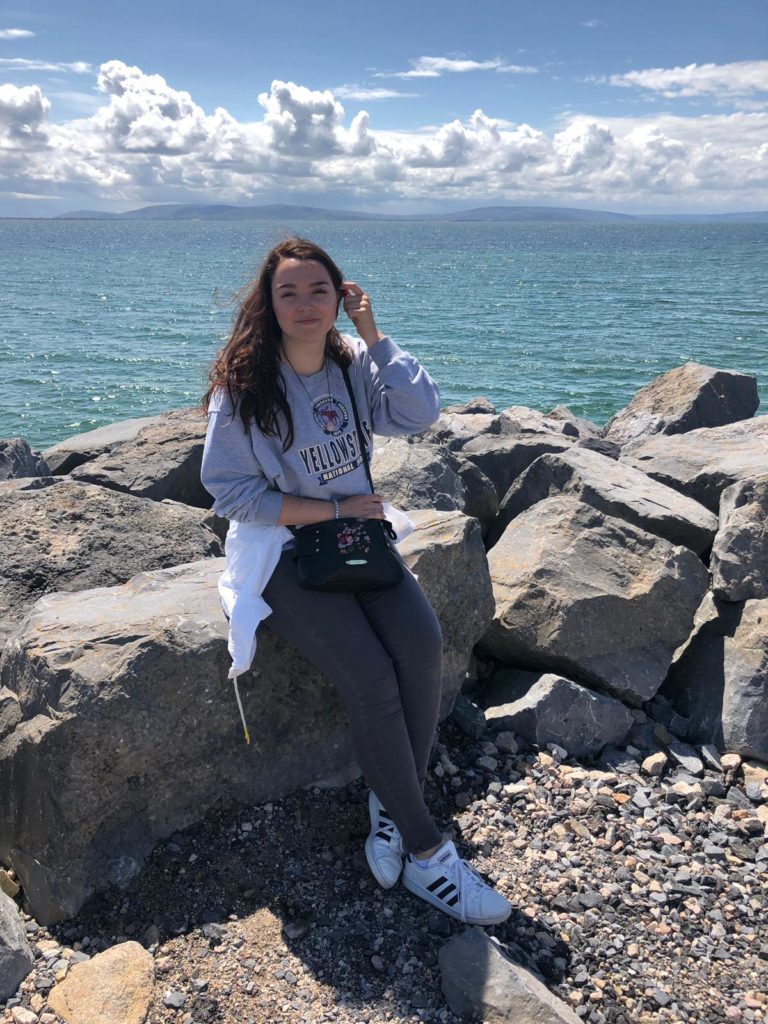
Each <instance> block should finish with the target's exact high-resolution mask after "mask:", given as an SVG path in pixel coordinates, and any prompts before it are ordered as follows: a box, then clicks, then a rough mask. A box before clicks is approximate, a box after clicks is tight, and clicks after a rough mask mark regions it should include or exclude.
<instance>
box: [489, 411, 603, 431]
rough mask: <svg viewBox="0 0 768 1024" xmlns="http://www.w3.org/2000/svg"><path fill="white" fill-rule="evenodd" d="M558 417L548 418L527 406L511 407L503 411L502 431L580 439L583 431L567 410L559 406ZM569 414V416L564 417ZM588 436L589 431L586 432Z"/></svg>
mask: <svg viewBox="0 0 768 1024" xmlns="http://www.w3.org/2000/svg"><path fill="white" fill-rule="evenodd" d="M555 411H556V412H557V413H559V414H558V415H556V416H552V415H550V416H548V415H547V414H546V413H543V412H540V411H539V410H538V409H530V408H529V407H528V406H527V405H510V406H507V408H506V409H502V411H501V420H502V430H503V432H504V433H513V434H556V435H557V434H563V435H564V436H565V437H580V436H581V433H582V432H581V431H580V430H579V427H578V425H577V423H576V421H575V420H574V419H573V417H572V416H570V415H569V414H567V413H568V410H566V409H565V406H559V407H558V409H557V410H555ZM564 414H567V415H564ZM586 433H587V434H588V433H589V431H586Z"/></svg>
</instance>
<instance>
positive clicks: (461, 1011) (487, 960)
mask: <svg viewBox="0 0 768 1024" xmlns="http://www.w3.org/2000/svg"><path fill="white" fill-rule="evenodd" d="M520 952H522V951H520ZM438 960H439V963H440V975H441V982H442V989H443V994H444V995H445V998H446V1002H447V1003H448V1006H449V1007H450V1009H451V1011H452V1012H453V1013H455V1014H456V1016H457V1017H459V1018H460V1019H461V1020H481V1021H487V1022H488V1024H580V1022H581V1017H577V1015H576V1014H575V1013H574V1012H573V1010H572V1009H571V1008H570V1007H569V1006H568V1005H566V1003H564V1002H563V1001H562V1000H561V999H558V998H557V996H554V995H553V994H552V993H551V992H550V991H549V989H548V988H547V986H546V985H545V984H544V983H543V982H542V981H541V979H540V978H539V977H537V976H536V975H535V974H533V973H532V972H531V971H529V970H527V969H526V968H525V967H523V966H522V965H521V964H519V963H517V962H516V961H515V960H513V959H512V957H511V956H510V955H509V953H508V952H507V951H506V949H505V948H504V947H503V946H502V945H501V943H500V942H499V940H498V939H495V938H491V937H490V936H489V935H487V934H486V933H485V932H484V931H483V929H482V928H478V927H477V926H472V927H469V928H466V929H465V930H464V931H463V932H460V933H458V934H456V935H454V936H453V937H452V938H451V939H449V940H448V942H445V943H444V944H443V945H442V946H441V947H440V952H439V954H438Z"/></svg>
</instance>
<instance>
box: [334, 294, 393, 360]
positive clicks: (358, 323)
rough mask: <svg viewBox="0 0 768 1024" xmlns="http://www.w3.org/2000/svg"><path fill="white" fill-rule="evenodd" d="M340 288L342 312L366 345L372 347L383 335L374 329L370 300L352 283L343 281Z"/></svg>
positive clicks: (374, 323) (374, 322)
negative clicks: (341, 291)
mask: <svg viewBox="0 0 768 1024" xmlns="http://www.w3.org/2000/svg"><path fill="white" fill-rule="evenodd" d="M341 287H342V290H343V292H344V312H345V313H346V314H347V316H348V317H349V319H350V320H351V321H352V323H353V324H354V325H355V328H356V330H357V333H358V334H359V335H360V337H361V338H362V339H363V341H364V342H365V343H366V345H369V346H370V345H374V344H375V343H376V342H377V341H379V340H380V339H381V338H383V337H384V335H383V334H382V333H381V331H380V330H379V329H378V328H377V327H376V321H375V320H374V319H373V310H372V309H371V300H370V299H369V298H368V296H367V295H366V294H365V292H364V291H363V289H362V288H361V287H360V285H359V284H356V283H355V282H354V281H343V282H342V285H341Z"/></svg>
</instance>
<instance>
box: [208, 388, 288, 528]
mask: <svg viewBox="0 0 768 1024" xmlns="http://www.w3.org/2000/svg"><path fill="white" fill-rule="evenodd" d="M200 481H201V483H202V485H203V487H205V489H206V491H208V493H209V494H210V495H211V496H212V497H213V499H214V501H213V511H214V512H215V513H216V514H217V515H219V516H223V517H224V518H225V519H234V520H235V521H236V522H239V523H269V524H271V525H276V524H277V520H278V519H279V517H280V510H281V508H282V505H283V496H282V494H281V493H280V491H278V490H275V489H274V488H270V487H269V481H268V480H267V478H266V476H265V475H264V473H263V471H262V468H261V465H260V464H259V460H258V459H257V458H256V456H255V455H254V452H253V445H252V442H251V433H250V431H248V432H247V433H246V432H245V430H244V428H243V421H242V420H241V418H240V416H239V415H237V414H235V415H234V416H232V403H231V402H230V400H229V395H228V394H227V391H226V389H225V388H217V389H216V391H215V392H214V396H213V398H212V399H211V404H210V407H209V410H208V429H207V432H206V435H205V445H204V447H203V463H202V468H201V470H200Z"/></svg>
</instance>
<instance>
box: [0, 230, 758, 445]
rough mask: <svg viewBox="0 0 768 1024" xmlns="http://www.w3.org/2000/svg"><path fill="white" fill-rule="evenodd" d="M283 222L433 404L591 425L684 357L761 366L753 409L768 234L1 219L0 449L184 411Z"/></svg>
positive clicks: (345, 324) (343, 322) (198, 392)
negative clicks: (345, 287)
mask: <svg viewBox="0 0 768 1024" xmlns="http://www.w3.org/2000/svg"><path fill="white" fill-rule="evenodd" d="M290 231H293V232H295V233H298V234H303V235H305V236H306V237H310V238H313V239H314V240H316V241H317V242H319V243H320V244H321V245H323V246H324V247H325V248H327V249H328V251H329V252H330V253H331V255H332V256H333V257H334V259H335V260H336V261H337V263H338V264H339V265H340V266H341V268H342V270H343V272H344V274H345V276H346V277H347V278H349V279H351V280H355V281H357V282H358V283H360V284H361V285H362V287H363V288H365V289H366V291H368V293H369V294H370V296H371V300H372V303H373V309H374V312H375V314H376V318H377V323H378V324H379V326H380V328H381V329H382V330H385V331H387V332H388V333H389V334H391V335H392V337H393V338H394V339H395V340H396V341H397V342H398V344H400V346H401V347H403V348H405V349H407V350H408V351H410V352H412V353H413V354H414V355H416V356H418V358H419V359H420V360H421V361H422V362H423V364H424V365H425V366H426V367H427V369H428V370H429V372H430V373H431V374H432V376H433V377H434V378H435V380H437V382H438V384H439V386H440V390H441V396H442V402H443V404H444V405H448V404H451V403H455V402H464V401H466V400H468V399H469V398H471V397H472V396H474V395H486V396H487V397H488V398H490V399H491V400H492V401H493V402H494V403H496V406H497V408H504V407H506V406H509V405H528V406H531V407H533V408H536V409H541V410H543V411H546V410H548V409H550V408H552V407H553V406H555V405H559V404H566V405H568V406H570V408H571V409H572V410H573V412H575V413H576V414H578V415H580V416H586V417H588V418H590V419H593V420H595V421H596V422H598V423H602V422H605V420H606V419H608V418H609V417H610V416H611V415H612V414H613V413H614V412H615V411H616V410H617V409H619V408H621V407H622V406H623V405H625V404H626V403H627V401H628V400H629V399H630V398H631V396H632V395H633V394H634V392H635V391H636V390H637V389H638V388H640V387H642V386H643V385H644V384H646V383H648V381H650V380H651V379H652V378H653V377H654V376H656V375H657V374H659V373H662V372H664V371H665V370H668V369H670V368H671V367H673V366H677V365H679V364H680V363H682V362H685V361H686V360H689V359H693V360H696V361H698V362H702V363H707V364H710V365H714V366H719V367H729V368H732V369H736V370H741V371H743V372H746V373H752V374H755V375H756V376H757V378H758V382H759V390H760V396H761V401H762V405H763V408H762V409H761V411H763V412H765V411H767V410H766V406H768V256H767V253H768V247H767V245H766V243H768V225H759V224H717V225H695V224H549V223H540V224H538V223H537V224H493V223H485V224H480V223H477V224H472V223H436V222H431V223H429V222H426V223H416V222H385V223H381V222H375V221H370V222H368V221H366V222H362V221H361V222H330V223H327V222H307V221H305V222H300V223H291V224H282V223H271V222H269V223H266V222H256V223H244V222H240V223H238V222H229V223H228V222H178V223H174V222H141V221H135V222H123V221H117V222H114V221H112V222H111V221H44V220H0V260H1V264H0V265H1V266H2V288H3V295H2V302H1V303H0V365H2V370H3V377H4V385H5V386H4V394H5V401H4V402H3V404H2V408H0V438H7V437H15V436H22V437H24V438H26V440H27V441H28V442H29V443H30V445H32V447H33V448H37V449H44V448H46V447H48V446H49V445H51V444H53V443H55V442H56V441H59V440H61V439H63V438H65V437H68V436H70V435H71V434H75V433H79V432H81V431H85V430H91V429H93V428H95V427H99V426H103V425H104V424H107V423H112V422H114V421H116V420H121V419H128V418H132V417H136V416H150V415H153V414H156V413H159V412H162V411H165V410H168V409H173V408H180V407H183V406H190V405H194V404H197V403H198V402H199V401H200V399H201V398H202V395H203V393H204V392H205V390H206V388H207V375H208V371H209V368H210V365H211V362H212V360H213V358H214V356H215V354H216V352H217V350H218V349H219V348H220V347H221V346H222V345H223V344H224V341H225V340H226V336H227V331H228V329H229V326H230V323H231V319H232V315H233V311H234V306H233V304H232V301H231V300H232V298H233V296H234V294H235V293H236V291H237V290H238V289H239V288H242V287H243V286H244V285H245V284H246V282H247V281H248V280H249V279H250V277H251V276H252V275H253V274H254V273H255V272H256V271H257V269H258V265H259V263H260V262H261V260H262V258H263V256H264V254H265V253H266V251H267V250H268V249H269V248H270V246H271V245H273V244H274V243H275V242H277V241H279V240H280V239H281V238H283V237H284V236H285V235H286V234H287V233H289V232H290ZM339 327H340V329H341V330H342V331H345V330H349V331H354V328H353V327H352V325H351V323H350V322H349V321H348V320H347V319H346V317H344V316H343V315H342V317H341V318H340V322H339Z"/></svg>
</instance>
